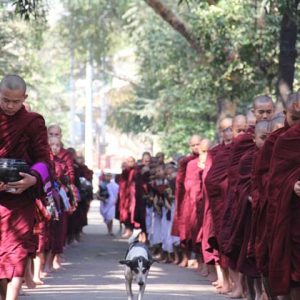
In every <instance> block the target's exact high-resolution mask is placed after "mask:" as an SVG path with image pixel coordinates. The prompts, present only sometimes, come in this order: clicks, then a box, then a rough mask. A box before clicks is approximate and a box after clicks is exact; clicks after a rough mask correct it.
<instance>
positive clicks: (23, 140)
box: [0, 75, 50, 300]
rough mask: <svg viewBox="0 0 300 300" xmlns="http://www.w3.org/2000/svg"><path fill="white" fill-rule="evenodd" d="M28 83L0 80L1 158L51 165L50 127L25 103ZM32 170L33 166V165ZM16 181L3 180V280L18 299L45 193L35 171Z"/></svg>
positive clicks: (10, 296)
mask: <svg viewBox="0 0 300 300" xmlns="http://www.w3.org/2000/svg"><path fill="white" fill-rule="evenodd" d="M26 98H27V94H26V83H25V81H24V80H23V79H22V78H21V77H19V76H17V75H7V76H5V77H4V78H3V79H2V81H1V82H0V131H1V133H0V136H1V140H0V157H1V158H14V159H23V160H25V161H26V162H27V164H28V165H29V166H33V165H35V164H37V163H38V162H40V163H45V165H46V166H49V165H50V157H49V146H48V143H47V129H46V127H45V121H44V119H43V117H42V116H41V115H39V114H37V113H32V112H27V111H26V110H25V108H24V106H23V103H24V101H25V99H26ZM32 169H33V167H32ZM20 176H21V177H22V179H21V180H20V181H17V182H9V183H3V182H1V183H0V199H1V200H0V215H1V228H0V232H1V242H0V279H1V281H2V282H1V283H2V287H4V288H7V290H6V295H5V294H4V293H2V298H3V299H6V300H15V299H17V298H18V294H19V291H20V288H21V285H22V281H23V276H24V272H25V266H26V263H27V260H28V257H29V255H30V254H32V253H34V250H35V249H34V248H35V243H34V240H33V225H34V216H35V213H34V212H35V207H34V205H35V201H34V200H35V198H38V197H40V196H42V191H43V190H42V182H41V177H40V176H39V174H38V173H37V172H36V171H30V172H29V173H28V174H25V173H20Z"/></svg>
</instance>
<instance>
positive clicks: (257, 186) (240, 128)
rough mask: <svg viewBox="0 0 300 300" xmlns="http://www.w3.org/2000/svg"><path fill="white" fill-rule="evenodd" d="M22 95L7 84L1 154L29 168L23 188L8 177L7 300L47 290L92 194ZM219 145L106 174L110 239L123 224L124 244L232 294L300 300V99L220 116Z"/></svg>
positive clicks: (0, 264)
mask: <svg viewBox="0 0 300 300" xmlns="http://www.w3.org/2000/svg"><path fill="white" fill-rule="evenodd" d="M26 98H27V94H26V83H25V81H24V80H23V79H22V78H21V77H19V76H17V75H7V76H5V77H4V78H3V79H2V80H1V82H0V158H5V159H11V160H13V159H22V160H23V161H24V162H25V163H27V164H28V166H29V171H28V172H25V173H22V172H21V173H19V175H20V177H21V179H20V180H19V181H14V182H4V181H0V217H1V219H0V221H1V226H0V294H1V298H2V299H3V300H16V299H18V296H19V293H20V289H21V286H22V283H23V282H24V280H25V283H26V284H27V285H28V286H29V287H33V286H34V285H36V284H43V280H44V279H43V278H45V277H46V276H47V273H49V272H52V271H53V269H58V268H60V266H61V255H62V253H63V251H64V247H65V246H66V245H67V244H70V243H74V242H79V241H80V234H81V231H82V228H83V227H84V226H85V225H86V224H87V212H88V209H89V202H90V200H91V199H92V197H93V193H92V185H91V180H92V176H93V172H92V171H91V170H89V169H88V168H87V167H86V165H85V164H84V158H83V157H82V155H80V154H77V153H76V151H75V150H74V149H72V148H69V149H65V148H64V146H63V143H62V130H61V128H60V127H59V125H50V126H49V127H48V128H46V126H45V121H44V119H43V117H42V116H41V115H40V114H38V113H35V112H31V111H30V109H29V108H28V107H25V100H26ZM218 139H219V144H217V145H213V143H212V142H211V141H209V140H208V139H206V138H202V137H200V136H199V135H193V136H192V137H191V138H190V139H189V146H190V150H191V153H190V154H188V155H185V156H181V157H179V158H177V159H174V160H173V161H170V162H167V163H166V162H165V157H164V154H163V153H158V154H157V155H156V156H155V157H152V156H151V154H150V153H149V152H145V153H144V154H143V156H142V158H141V160H140V161H136V160H135V159H134V158H133V157H129V158H128V159H127V160H126V162H125V163H124V164H123V165H122V174H121V175H117V176H116V178H115V181H113V182H112V178H111V175H110V174H103V178H102V181H103V182H105V185H100V193H99V199H100V200H102V201H103V204H102V208H101V213H102V214H103V216H104V220H105V222H106V223H107V225H108V232H109V234H113V232H112V219H113V218H114V217H116V218H117V219H118V220H119V221H120V223H121V224H123V226H124V227H125V231H124V233H123V238H131V237H133V238H134V239H135V238H139V239H140V241H142V242H145V243H148V244H149V246H150V248H151V250H152V251H153V255H154V257H155V259H157V260H159V261H162V262H166V263H174V264H178V265H179V266H181V267H187V266H188V264H189V261H190V259H191V258H193V259H194V260H196V261H197V263H198V266H199V268H201V273H202V275H204V276H210V275H215V276H216V280H215V281H213V282H212V284H213V285H214V286H215V287H216V290H217V291H218V292H219V293H221V294H228V295H229V296H230V297H231V298H242V297H247V298H248V299H251V300H252V299H253V300H254V299H255V300H259V299H265V300H267V299H269V300H273V299H280V300H289V299H290V300H299V299H300V155H299V149H300V93H294V94H291V95H289V98H288V99H287V101H286V102H284V110H283V111H276V110H275V106H274V102H273V100H272V98H271V97H269V96H258V97H256V98H255V99H254V100H253V107H252V109H251V110H249V111H248V112H247V113H246V114H245V115H236V116H234V117H233V118H224V119H222V120H220V122H219V123H218ZM101 189H102V191H101ZM103 189H106V194H105V193H104V192H103ZM110 197H111V200H110V201H108V200H107V199H110ZM109 203H110V204H109ZM108 204H109V205H108ZM105 205H106V206H105ZM209 278H212V277H209Z"/></svg>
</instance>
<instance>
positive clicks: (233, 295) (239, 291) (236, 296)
mask: <svg viewBox="0 0 300 300" xmlns="http://www.w3.org/2000/svg"><path fill="white" fill-rule="evenodd" d="M229 297H230V298H231V299H241V298H243V297H244V293H243V289H236V290H234V291H233V292H232V293H230V295H229Z"/></svg>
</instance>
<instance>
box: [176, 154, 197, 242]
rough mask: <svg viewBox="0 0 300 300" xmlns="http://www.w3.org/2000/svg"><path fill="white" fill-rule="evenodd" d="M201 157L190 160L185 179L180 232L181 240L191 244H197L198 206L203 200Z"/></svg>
mask: <svg viewBox="0 0 300 300" xmlns="http://www.w3.org/2000/svg"><path fill="white" fill-rule="evenodd" d="M198 162H199V158H198V157H196V158H195V159H193V160H191V161H189V162H188V164H187V166H186V174H185V179H184V190H185V194H184V198H183V202H182V209H183V216H182V218H183V219H184V220H185V221H184V224H183V226H182V230H181V232H180V240H181V241H186V242H188V243H189V244H190V245H192V244H193V245H194V246H195V244H196V238H197V233H198V231H199V230H198V231H197V226H199V222H198V219H200V218H201V216H199V215H198V210H197V206H198V205H199V202H201V188H202V183H201V173H202V170H201V169H200V168H199V166H198Z"/></svg>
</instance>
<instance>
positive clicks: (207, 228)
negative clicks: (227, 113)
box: [197, 144, 223, 264]
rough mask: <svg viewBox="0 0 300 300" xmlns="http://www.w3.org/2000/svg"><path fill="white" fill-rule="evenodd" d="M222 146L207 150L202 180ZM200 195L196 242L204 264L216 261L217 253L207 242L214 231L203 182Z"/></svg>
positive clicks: (211, 237) (203, 180)
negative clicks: (200, 219) (200, 221)
mask: <svg viewBox="0 0 300 300" xmlns="http://www.w3.org/2000/svg"><path fill="white" fill-rule="evenodd" d="M222 147H223V146H222V144H220V145H217V146H216V147H214V148H213V149H211V150H209V151H208V154H207V158H206V162H205V167H204V170H203V174H202V182H205V181H206V177H207V174H208V172H209V170H210V168H211V166H212V164H213V163H214V159H215V156H216V154H217V153H218V151H219V149H220V148H222ZM202 197H203V202H204V212H203V225H202V230H200V231H199V233H198V237H197V242H198V243H201V248H202V255H203V260H204V262H205V263H206V264H209V263H218V262H219V253H218V251H217V250H216V249H213V248H212V247H211V245H210V244H209V240H210V239H213V237H214V236H215V233H214V227H213V220H212V214H211V208H210V203H209V200H208V195H207V188H206V185H205V184H204V185H203V191H202Z"/></svg>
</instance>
